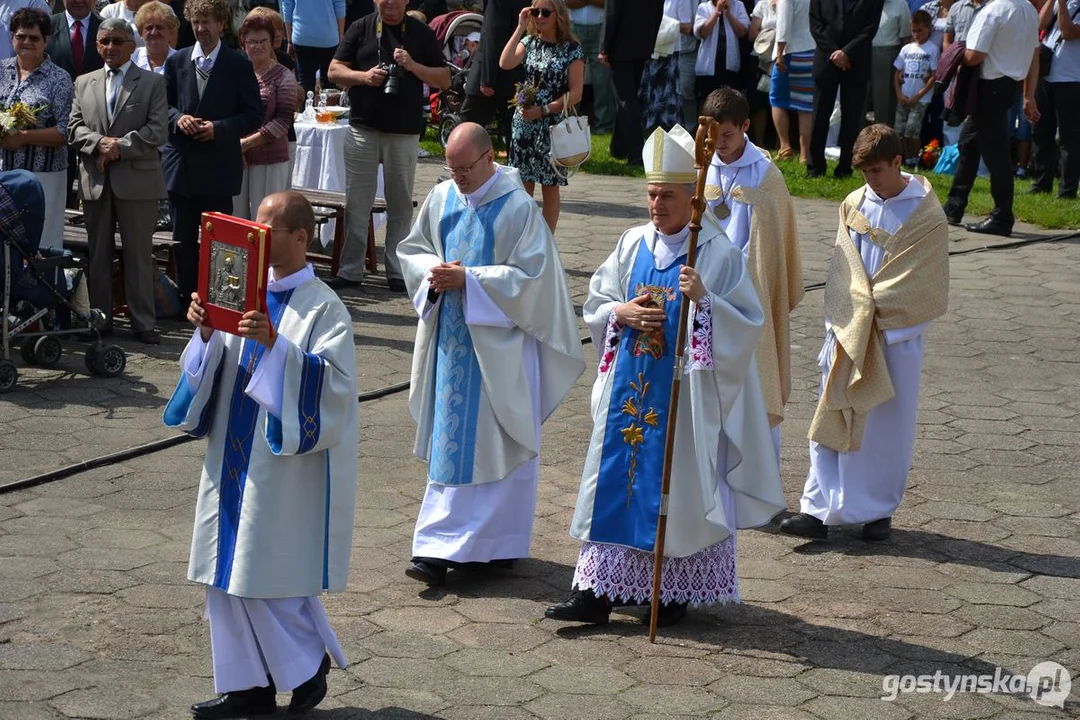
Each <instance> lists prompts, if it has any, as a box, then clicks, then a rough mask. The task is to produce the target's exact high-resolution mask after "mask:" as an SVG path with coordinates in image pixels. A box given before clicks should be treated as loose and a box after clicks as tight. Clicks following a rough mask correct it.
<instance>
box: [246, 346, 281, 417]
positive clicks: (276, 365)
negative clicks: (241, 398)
mask: <svg viewBox="0 0 1080 720" xmlns="http://www.w3.org/2000/svg"><path fill="white" fill-rule="evenodd" d="M287 353H288V346H287V344H286V343H285V342H282V338H281V336H280V335H279V336H278V340H277V342H275V343H274V347H272V348H270V352H268V353H266V354H265V355H263V358H262V360H260V361H259V367H257V368H255V372H254V373H253V374H252V375H251V380H249V381H248V384H247V387H245V388H244V392H245V393H247V396H248V397H250V398H251V399H252V400H254V401H255V402H257V403H259V405H262V407H263V408H264V409H265V410H266V412H268V413H270V414H271V415H273V416H274V417H276V418H277V419H278V420H280V419H281V397H282V393H283V392H284V384H285V359H286V357H288V355H287Z"/></svg>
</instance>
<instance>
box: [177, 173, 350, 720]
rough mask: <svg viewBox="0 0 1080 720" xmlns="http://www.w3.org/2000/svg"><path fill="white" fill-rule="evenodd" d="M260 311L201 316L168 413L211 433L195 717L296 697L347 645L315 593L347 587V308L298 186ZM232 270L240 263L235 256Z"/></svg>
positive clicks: (200, 545)
mask: <svg viewBox="0 0 1080 720" xmlns="http://www.w3.org/2000/svg"><path fill="white" fill-rule="evenodd" d="M258 222H259V223H260V224H261V225H265V226H269V227H271V228H272V233H271V243H270V272H269V285H268V288H267V292H266V307H265V311H266V312H261V311H258V310H249V311H248V312H246V313H244V314H243V316H242V319H241V320H240V321H239V324H238V326H237V327H235V328H231V327H230V328H227V329H225V330H226V331H225V332H221V331H218V330H214V329H211V328H210V327H208V326H207V324H206V323H207V313H206V307H204V305H203V301H202V300H201V299H200V297H199V295H198V293H193V294H192V301H191V306H190V308H189V309H188V320H190V321H191V323H192V324H193V325H195V327H196V332H195V334H194V336H193V337H192V338H191V341H190V342H189V343H188V346H187V348H186V349H185V350H184V354H183V355H182V356H181V358H180V363H181V366H182V368H183V369H182V371H181V376H180V382H179V383H178V384H177V386H176V390H175V391H174V392H173V395H172V397H171V398H170V399H169V403H168V405H167V406H166V408H165V416H164V420H165V424H166V425H168V426H170V427H176V428H179V429H180V430H183V431H184V432H187V433H189V434H191V435H194V436H196V437H207V438H208V439H209V442H208V444H207V450H206V461H205V463H204V465H203V472H202V479H201V481H200V483H199V497H198V502H197V504H196V507H195V530H194V533H193V536H192V541H191V561H190V564H189V566H188V579H189V580H191V581H192V582H196V583H200V584H203V585H205V586H206V614H207V617H208V618H209V621H210V638H211V646H212V648H213V661H214V662H213V664H214V685H215V689H216V691H217V692H218V693H220V697H217V698H214V699H213V700H208V701H206V702H202V703H198V704H196V705H193V706H192V708H191V711H192V713H193V715H194V716H195V717H196V718H230V717H246V716H248V715H262V714H268V713H272V712H274V710H275V708H276V701H275V695H276V693H277V692H288V691H292V698H291V702H290V704H289V710H290V711H291V712H294V713H299V712H306V711H308V710H310V709H312V708H314V707H315V706H316V705H318V704H319V703H320V702H321V701H322V699H323V698H324V697H325V695H326V675H327V673H328V671H329V669H330V658H331V657H332V658H333V659H334V661H335V662H336V663H337V665H338V667H342V668H343V667H345V657H344V653H343V652H342V649H341V645H340V643H339V642H338V640H337V637H336V635H335V634H334V631H333V630H332V629H331V627H330V624H329V621H328V620H327V616H326V611H325V610H324V609H323V606H322V603H321V602H320V601H319V598H318V596H319V594H320V593H321V592H323V591H328V592H340V591H342V590H344V589H345V583H346V580H347V578H348V573H349V555H350V551H351V549H352V531H353V514H354V507H355V501H356V479H357V453H358V404H357V391H356V386H357V378H356V349H355V347H354V345H353V327H352V320H351V318H350V316H349V312H348V310H346V309H345V306H344V305H343V304H342V302H341V300H340V299H339V298H338V296H337V294H336V293H335V292H334V291H333V290H331V289H330V288H328V287H327V286H326V285H325V284H324V283H323V282H322V281H321V280H319V279H317V278H316V277H315V274H314V272H313V271H312V269H311V266H310V265H308V264H307V262H306V257H305V254H306V250H307V245H308V240H309V239H310V238H311V237H312V236H313V234H314V232H315V215H314V213H313V212H312V209H311V205H310V204H309V203H308V201H307V200H306V199H305V198H304V197H303V196H302V195H300V194H298V193H295V192H284V193H276V194H274V195H270V196H269V197H267V198H266V199H265V200H263V202H262V204H261V205H260V206H259V211H258ZM236 270H237V272H238V274H241V273H243V271H242V270H240V269H239V268H236Z"/></svg>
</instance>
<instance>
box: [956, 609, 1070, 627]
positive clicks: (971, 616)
mask: <svg viewBox="0 0 1080 720" xmlns="http://www.w3.org/2000/svg"><path fill="white" fill-rule="evenodd" d="M953 615H954V616H955V617H958V618H963V619H964V620H966V621H968V622H970V623H972V624H974V625H976V626H979V627H987V628H1000V629H1004V630H1039V629H1040V628H1045V627H1046V625H1047V624H1048V623H1049V620H1048V619H1047V618H1046V617H1045V616H1043V615H1040V614H1039V613H1037V612H1034V611H1032V610H1029V609H1027V608H1019V607H1003V606H1001V605H966V606H964V607H962V608H960V609H959V610H957V611H956V612H954V613H953Z"/></svg>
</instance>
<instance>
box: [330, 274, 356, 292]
mask: <svg viewBox="0 0 1080 720" xmlns="http://www.w3.org/2000/svg"><path fill="white" fill-rule="evenodd" d="M363 284H364V281H363V280H350V279H349V278H343V277H341V276H340V275H338V276H337V277H332V278H330V279H329V280H327V281H326V286H327V287H328V288H330V289H331V290H346V289H348V288H358V287H360V286H361V285H363Z"/></svg>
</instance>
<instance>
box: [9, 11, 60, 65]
mask: <svg viewBox="0 0 1080 720" xmlns="http://www.w3.org/2000/svg"><path fill="white" fill-rule="evenodd" d="M23 8H34V9H35V10H43V11H45V12H46V13H48V14H52V11H51V10H50V9H49V4H48V3H47V2H45V0H0V60H7V59H8V58H9V57H11V56H13V55H14V54H15V48H13V47H11V24H10V23H11V16H12V15H14V14H15V11H16V10H22V9H23ZM45 40H46V42H48V40H49V38H45Z"/></svg>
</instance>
